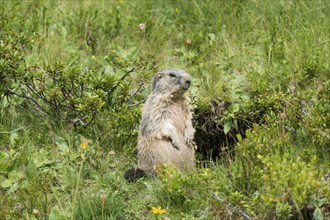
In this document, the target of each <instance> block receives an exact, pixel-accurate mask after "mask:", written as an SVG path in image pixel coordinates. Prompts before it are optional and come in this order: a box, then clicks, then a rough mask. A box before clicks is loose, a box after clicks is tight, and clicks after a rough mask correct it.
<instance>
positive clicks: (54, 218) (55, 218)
mask: <svg viewBox="0 0 330 220" xmlns="http://www.w3.org/2000/svg"><path fill="white" fill-rule="evenodd" d="M62 219H65V216H63V215H62V214H60V209H59V208H58V206H57V205H56V206H54V207H52V209H51V211H50V214H49V220H62Z"/></svg>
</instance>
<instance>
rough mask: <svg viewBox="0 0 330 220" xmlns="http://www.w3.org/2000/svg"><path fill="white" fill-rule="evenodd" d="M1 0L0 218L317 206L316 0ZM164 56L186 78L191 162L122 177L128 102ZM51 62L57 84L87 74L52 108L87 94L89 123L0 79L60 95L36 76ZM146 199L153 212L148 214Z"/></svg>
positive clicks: (322, 25)
mask: <svg viewBox="0 0 330 220" xmlns="http://www.w3.org/2000/svg"><path fill="white" fill-rule="evenodd" d="M0 11H1V13H0V27H1V28H0V82H1V84H0V91H1V93H0V106H1V108H0V116H1V117H0V132H1V133H0V219H165V217H167V218H169V219H238V218H244V217H243V216H244V215H248V216H249V217H251V218H253V219H290V218H292V219H308V218H312V217H314V219H322V218H323V219H327V218H329V216H330V208H329V207H330V199H329V198H330V184H329V170H330V162H329V161H330V147H329V146H330V142H329V133H330V131H329V127H330V125H329V118H330V117H329V114H330V113H329V109H330V106H329V88H330V79H329V76H330V63H329V60H330V40H329V39H330V4H329V3H328V2H327V1H322V0H313V1H308V0H299V1H281V0H278V1H272V0H265V1H258V0H255V1H43V0H39V1H1V2H0ZM140 24H145V28H144V29H141V28H140V26H139V25H140ZM132 67H139V69H137V70H136V71H134V72H132V73H131V74H130V75H129V76H127V77H126V78H125V80H124V81H120V80H119V79H120V78H121V77H122V76H123V74H124V72H125V71H127V69H130V68H132ZM167 67H176V68H182V69H184V70H186V71H187V72H188V73H190V74H191V75H192V77H193V85H192V87H191V89H190V92H189V96H190V97H191V98H192V100H193V107H194V117H195V127H196V129H197V131H198V132H197V134H196V136H197V139H198V140H200V139H201V140H202V141H198V140H196V141H197V143H198V144H199V146H198V147H199V153H198V154H197V155H196V158H197V163H196V170H194V171H193V172H192V173H190V174H181V173H178V172H177V171H176V170H175V169H174V168H173V167H170V166H169V167H166V168H165V170H164V171H163V174H162V175H161V177H160V178H155V179H152V178H146V179H141V180H140V181H138V182H136V183H128V182H126V181H125V180H124V178H123V174H124V172H125V170H127V169H128V168H130V167H132V166H134V164H135V163H136V154H135V145H136V137H137V129H138V125H139V120H140V109H141V105H134V103H139V102H140V101H142V100H143V99H144V98H145V97H146V96H147V95H148V93H149V92H150V86H149V85H150V82H151V79H152V77H153V75H154V73H155V72H157V71H158V70H160V69H162V68H167ZM86 68H88V73H87V74H85V75H84V76H80V73H83V72H84V71H85V70H86ZM53 70H54V71H53ZM55 70H56V71H58V72H57V74H59V76H61V77H63V78H61V79H62V81H61V79H59V81H57V82H56V83H59V84H58V85H62V86H63V85H65V86H68V85H67V84H68V83H67V81H68V80H70V79H72V78H74V77H77V78H74V79H78V81H76V83H77V85H78V87H76V88H79V86H80V85H81V83H86V84H88V85H90V86H95V89H93V88H90V89H89V90H86V93H82V92H81V94H82V95H81V96H79V97H78V95H77V97H71V98H72V100H73V101H74V103H80V104H81V105H76V106H75V105H73V107H72V106H71V107H68V108H64V110H63V109H61V110H63V112H64V114H68V115H70V114H71V113H72V115H75V116H76V115H77V114H78V115H79V114H80V113H84V112H88V111H90V108H89V107H90V106H92V107H91V109H94V108H96V109H97V115H96V117H95V120H93V123H92V124H91V125H89V126H88V127H83V126H79V125H73V124H72V123H70V122H68V121H66V120H65V119H63V118H61V116H60V115H59V114H58V112H56V110H54V109H52V108H48V107H49V106H48V104H49V103H47V102H41V105H42V107H45V108H46V109H47V110H49V114H46V115H44V116H40V115H39V114H38V112H37V111H35V108H33V107H31V106H30V105H28V104H27V103H28V102H27V100H24V99H23V98H21V97H17V96H15V95H13V94H12V93H10V92H8V89H7V88H6V86H9V87H10V88H11V89H13V91H21V90H20V89H23V91H24V89H26V88H27V87H26V86H27V85H29V84H28V82H32V81H29V80H31V79H32V78H33V79H34V80H35V81H33V82H34V83H37V89H36V90H35V91H37V92H40V91H43V90H42V89H40V88H41V87H42V86H44V87H45V91H46V93H45V94H48V95H49V96H48V97H49V98H50V100H56V99H60V98H59V96H57V95H56V94H55V93H56V91H55V90H56V86H57V84H56V83H54V84H52V85H49V84H47V82H48V83H49V82H53V81H52V80H53V79H52V78H51V77H50V76H49V75H51V74H55V75H56V71H55ZM52 71H53V72H52ZM46 74H48V75H47V77H46ZM29 77H30V78H29ZM70 77H71V78H70ZM43 79H44V80H46V83H43V81H42V80H43ZM54 79H56V80H57V78H56V77H54ZM64 79H65V80H64ZM56 80H55V81H56ZM116 83H118V84H117V85H118V87H116V89H115V90H114V92H113V93H111V96H106V95H105V94H106V92H107V91H108V90H109V89H111V88H113V86H114V85H116ZM68 88H69V87H68ZM70 88H71V87H70ZM47 92H48V93H47ZM52 92H54V94H53V93H52ZM38 94H40V93H34V97H36V95H38ZM70 94H71V93H70ZM72 94H74V93H72ZM131 94H134V95H133V96H132V95H131ZM36 100H38V101H41V98H40V97H37V98H36ZM60 100H61V99H60ZM63 100H64V101H63ZM95 100H97V104H95V102H94V101H95ZM62 101H63V103H71V102H67V101H68V99H65V97H64V98H63V97H62ZM84 105H85V106H84ZM94 105H95V106H94ZM130 105H131V106H130ZM77 112H78V113H77ZM17 128H20V129H19V130H17V131H14V130H15V129H17ZM10 131H13V132H10ZM224 133H226V135H225V134H224ZM203 135H204V136H203ZM205 137H207V138H206V139H207V140H205ZM84 138H86V139H88V141H89V142H88V147H87V149H82V148H81V147H80V146H81V141H82V140H83V139H84ZM203 139H204V140H203ZM209 139H210V140H209ZM211 139H212V140H211ZM223 149H225V150H223ZM209 150H211V151H212V152H217V153H218V154H219V155H220V156H219V155H216V156H218V157H217V159H216V160H215V159H214V157H213V159H211V158H207V157H206V155H205V154H204V155H202V154H203V153H205V152H209ZM213 156H214V155H213ZM158 206H160V207H161V208H162V209H165V210H166V213H164V214H154V213H152V212H150V210H151V208H152V207H158Z"/></svg>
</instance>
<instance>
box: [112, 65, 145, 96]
mask: <svg viewBox="0 0 330 220" xmlns="http://www.w3.org/2000/svg"><path fill="white" fill-rule="evenodd" d="M139 68H140V66H139V67H133V68H132V69H131V70H129V71H127V72H126V73H125V74H124V75H123V76H122V77H121V78H120V80H119V81H118V83H116V85H114V86H113V87H112V88H111V89H110V90H109V92H108V93H107V95H110V94H111V93H112V92H113V91H115V89H117V87H118V86H119V85H120V83H121V82H122V81H123V80H124V79H125V78H126V77H127V76H128V75H129V74H130V73H132V72H134V71H135V70H137V69H139Z"/></svg>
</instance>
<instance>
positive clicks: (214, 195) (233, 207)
mask: <svg viewBox="0 0 330 220" xmlns="http://www.w3.org/2000/svg"><path fill="white" fill-rule="evenodd" d="M210 194H211V196H212V197H213V198H215V199H216V200H218V201H220V202H227V203H228V205H229V207H230V208H232V209H236V208H235V206H234V205H233V204H231V203H230V202H229V201H226V200H224V199H221V198H220V197H219V196H217V195H216V194H215V193H214V192H213V191H210ZM237 210H238V211H239V213H241V214H242V215H243V216H244V217H245V218H246V219H248V220H252V218H251V217H250V216H248V215H247V214H246V213H245V212H243V211H242V210H240V209H237Z"/></svg>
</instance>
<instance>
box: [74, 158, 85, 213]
mask: <svg viewBox="0 0 330 220" xmlns="http://www.w3.org/2000/svg"><path fill="white" fill-rule="evenodd" d="M83 156H84V154H83ZM84 160H85V159H84V157H83V158H82V160H81V161H80V167H79V172H78V176H77V183H76V187H75V191H74V196H73V200H72V211H71V219H74V210H75V206H76V200H77V195H78V190H79V183H80V177H81V173H82V168H83V165H84Z"/></svg>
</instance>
